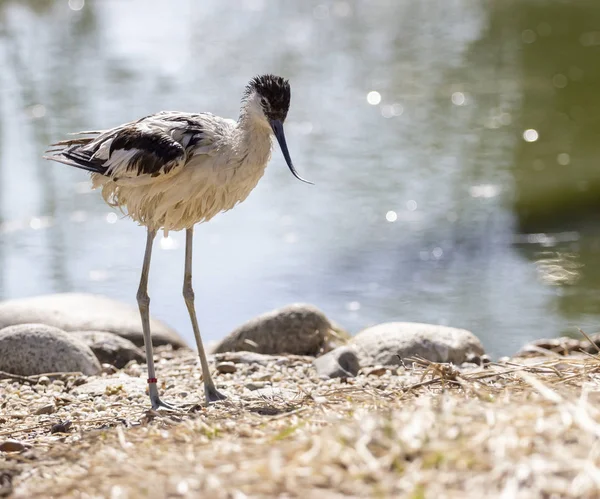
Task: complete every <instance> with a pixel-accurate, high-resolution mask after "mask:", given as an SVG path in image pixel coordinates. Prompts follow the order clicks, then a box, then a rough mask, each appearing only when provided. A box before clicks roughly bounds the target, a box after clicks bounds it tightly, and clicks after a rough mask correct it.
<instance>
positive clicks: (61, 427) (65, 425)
mask: <svg viewBox="0 0 600 499" xmlns="http://www.w3.org/2000/svg"><path fill="white" fill-rule="evenodd" d="M72 424H73V423H71V421H68V420H67V421H61V422H60V423H56V424H53V425H52V427H51V428H50V433H68V432H69V430H70V429H71V426H72Z"/></svg>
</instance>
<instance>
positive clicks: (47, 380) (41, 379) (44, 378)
mask: <svg viewBox="0 0 600 499" xmlns="http://www.w3.org/2000/svg"><path fill="white" fill-rule="evenodd" d="M49 384H50V378H49V377H48V376H40V377H39V378H38V385H44V386H48V385H49Z"/></svg>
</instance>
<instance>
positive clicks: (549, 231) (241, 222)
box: [0, 0, 600, 355]
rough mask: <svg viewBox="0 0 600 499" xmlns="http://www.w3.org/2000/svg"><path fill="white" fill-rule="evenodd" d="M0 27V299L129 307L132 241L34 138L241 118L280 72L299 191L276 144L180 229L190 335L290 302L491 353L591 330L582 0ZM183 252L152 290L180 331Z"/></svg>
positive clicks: (43, 19)
mask: <svg viewBox="0 0 600 499" xmlns="http://www.w3.org/2000/svg"><path fill="white" fill-rule="evenodd" d="M200 5H201V6H200ZM0 19H1V30H2V31H1V34H2V36H1V38H0V58H1V59H0V60H1V64H2V68H3V71H2V72H1V74H0V85H1V98H0V140H1V142H0V154H1V156H0V175H1V186H0V207H1V212H0V216H1V218H2V237H1V239H0V295H1V297H2V298H16V297H23V296H30V295H36V294H41V293H52V292H63V291H72V290H77V291H85V292H93V293H103V294H106V295H109V296H111V297H114V298H117V299H121V300H125V301H127V302H130V303H135V292H136V289H137V283H138V279H139V269H140V265H141V260H142V254H143V245H144V238H145V233H144V230H143V229H142V228H139V227H136V225H135V224H134V223H132V222H131V221H129V220H124V219H122V218H121V217H115V215H114V212H113V211H112V210H111V209H109V208H108V207H106V206H105V205H104V204H103V203H102V201H101V200H100V197H99V195H98V193H94V192H90V191H89V182H88V180H87V176H86V174H85V173H83V172H81V171H76V170H75V169H70V168H68V167H64V166H62V165H58V164H52V163H48V162H45V161H44V160H42V159H40V157H41V155H42V153H43V151H44V149H45V146H46V144H48V143H49V142H51V141H52V140H55V139H59V138H60V137H62V136H64V135H65V134H66V133H68V132H71V131H76V130H80V129H94V128H96V129H98V128H107V127H110V126H114V125H115V124H119V123H122V122H126V121H129V120H131V119H134V118H137V117H140V116H144V115H147V114H149V113H152V112H156V111H159V110H163V109H176V110H186V111H211V112H214V113H216V114H220V115H223V116H228V117H236V116H237V114H238V110H239V100H240V98H241V94H242V91H243V88H244V85H245V84H246V83H247V81H248V80H249V79H250V77H252V76H254V75H255V74H257V73H263V72H274V73H276V74H282V75H284V76H286V77H288V78H289V79H290V80H291V83H292V107H291V111H290V114H289V117H288V121H287V122H286V130H287V136H288V144H289V146H290V150H291V153H292V158H293V159H294V162H295V164H296V166H297V168H298V170H299V172H300V174H301V175H303V176H305V177H306V178H308V179H310V180H312V181H314V182H315V183H316V186H307V185H305V184H302V183H300V182H298V181H297V180H296V179H294V178H293V177H292V176H291V175H290V173H289V171H288V170H287V167H286V166H285V163H284V161H283V158H282V156H281V153H280V152H279V150H275V151H274V154H273V160H272V162H271V165H270V166H269V168H268V169H267V173H266V175H265V177H264V178H263V180H262V181H261V183H260V184H259V186H258V187H257V188H256V190H255V191H254V192H253V193H252V194H251V196H250V197H249V199H248V200H247V201H245V202H244V203H243V204H242V205H240V206H239V207H237V208H236V209H235V210H233V211H231V212H229V213H227V214H223V215H219V216H218V217H216V218H215V219H213V220H212V221H211V222H210V223H209V224H206V225H203V226H200V227H199V228H198V229H197V231H196V239H195V255H194V257H195V267H194V269H195V276H194V279H195V288H196V296H197V307H198V312H199V316H200V321H201V328H202V330H203V334H204V335H205V337H206V338H207V339H209V340H210V339H218V338H220V337H222V336H223V335H225V334H226V333H228V332H229V331H230V330H231V329H232V328H234V327H236V326H237V325H239V324H240V323H241V322H243V321H245V320H247V319H249V318H251V317H253V316H255V315H257V314H259V313H261V312H264V311H266V310H269V309H271V308H274V307H277V306H281V305H284V304H287V303H290V302H298V301H303V302H312V303H314V304H316V305H318V306H319V307H321V308H322V309H323V310H324V311H325V312H326V313H327V314H328V315H329V316H330V317H332V318H333V319H335V320H336V321H338V322H339V323H341V324H342V325H344V326H345V327H347V328H348V329H349V330H350V331H352V332H355V331H358V330H360V329H361V328H363V327H365V326H368V325H371V324H374V323H378V322H384V321H392V320H404V321H424V322H431V323H440V324H448V325H452V326H457V327H464V328H467V329H470V330H472V331H474V332H475V333H476V334H478V335H479V336H480V337H481V338H482V340H483V342H484V343H485V345H486V347H487V349H488V350H489V351H490V352H491V353H492V354H494V355H502V354H509V353H512V352H514V351H515V350H517V349H518V348H519V347H520V346H521V345H522V344H523V343H525V342H526V341H528V340H530V339H534V338H539V337H548V336H556V335H559V334H561V333H564V332H572V331H575V330H576V329H575V328H576V327H582V328H584V329H586V330H587V331H588V332H594V331H595V330H596V329H597V326H596V324H597V323H598V319H599V316H600V300H598V299H596V298H595V296H600V295H599V294H598V292H597V291H598V287H599V286H600V275H599V274H598V272H595V271H594V268H598V263H600V262H599V260H600V249H599V248H600V239H599V238H598V230H597V219H596V220H594V216H595V215H597V213H598V210H597V202H596V201H595V199H596V198H598V199H599V200H600V196H595V195H594V194H595V190H594V188H595V183H594V182H595V176H597V174H596V173H595V170H594V168H593V165H597V162H598V158H600V154H597V153H599V151H598V147H597V146H596V143H597V142H599V141H598V137H600V134H598V133H596V132H600V129H599V128H600V127H599V124H598V118H597V116H598V114H594V112H593V111H594V110H598V107H599V106H600V101H599V100H598V97H596V94H597V91H596V90H593V91H591V89H597V84H598V80H599V79H600V78H599V77H598V76H599V75H598V70H595V69H594V68H595V67H596V66H597V61H598V60H600V59H598V55H600V54H599V50H598V49H599V47H600V35H599V33H600V7H596V6H595V3H594V1H591V0H590V1H583V0H582V1H580V2H574V3H573V4H569V3H566V2H558V1H556V2H553V1H547V2H541V1H533V0H532V1H526V0H524V1H522V2H516V1H515V2H505V3H503V5H502V6H500V2H485V1H483V0H481V1H480V0H452V1H448V0H427V1H426V0H422V1H420V2H413V1H410V0H402V1H399V0H389V1H387V0H386V1H384V0H379V1H373V0H369V1H366V0H364V1H353V2H349V1H336V2H323V1H321V2H319V1H306V2H294V3H292V2H287V3H285V5H284V4H283V3H281V2H277V3H275V2H266V1H264V0H245V1H244V2H237V1H235V2H234V1H223V0H220V1H216V0H214V1H204V2H202V3H201V4H199V3H198V2H196V1H194V0H178V1H171V2H162V1H159V0H153V1H149V0H127V1H125V0H118V1H117V0H113V1H108V0H106V1H102V2H90V1H88V2H84V1H83V0H70V1H67V0H56V1H52V0H38V1H29V2H28V1H10V0H3V1H0ZM565 26H566V27H565ZM557 75H559V76H557ZM552 113H554V114H552ZM526 130H530V132H527V133H525V131H526ZM536 134H537V137H536ZM525 138H526V139H527V140H532V139H537V140H534V141H533V142H531V141H530V142H528V141H527V140H525ZM561 154H562V156H560V155H561ZM599 171H600V170H599ZM582 182H583V183H582ZM557 186H558V188H557ZM563 187H564V189H563ZM569 189H571V191H573V192H572V193H571V197H567V198H565V199H563V198H561V197H560V196H559V195H558V194H556V193H559V194H560V195H562V193H563V192H567V193H569V192H570V191H569ZM548 193H550V194H548ZM582 193H584V194H585V195H586V196H587V197H585V196H584V194H582ZM546 194H548V196H546ZM544 196H546V197H544ZM557 196H558V197H557ZM581 196H584V197H585V199H586V201H585V202H583V203H581V202H580V203H578V202H573V199H575V200H577V199H580V198H581ZM581 199H583V198H581ZM569 203H571V204H569ZM557 207H558V208H557ZM573 207H575V208H577V209H575V208H573ZM553 210H554V211H553ZM557 213H558V214H560V215H561V216H558V215H557ZM559 219H560V221H561V223H560V224H558V223H553V222H556V221H558V220H559ZM550 222H552V223H550ZM532 233H543V234H545V235H533V236H532V235H528V234H532ZM183 240H184V234H181V233H172V234H171V236H170V237H169V239H167V240H159V241H157V243H156V244H157V245H156V251H155V254H154V259H153V267H152V269H151V276H150V295H151V297H152V305H151V307H152V311H153V314H154V315H155V316H157V317H159V318H161V319H163V320H165V321H166V322H168V323H169V324H171V325H172V326H174V327H175V328H176V329H178V330H179V331H180V332H181V333H182V334H183V335H184V336H185V337H186V338H187V339H188V340H190V341H191V339H192V333H191V328H190V326H189V323H188V317H187V312H186V310H185V306H184V303H183V299H182V297H181V286H182V279H183V244H182V243H183Z"/></svg>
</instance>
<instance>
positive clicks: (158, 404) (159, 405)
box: [150, 396, 178, 411]
mask: <svg viewBox="0 0 600 499" xmlns="http://www.w3.org/2000/svg"><path fill="white" fill-rule="evenodd" d="M150 400H151V402H152V409H153V410H155V411H157V410H158V409H166V410H167V411H177V410H178V408H177V406H175V405H173V404H169V403H168V402H163V401H162V400H161V399H160V397H158V396H156V397H151V399H150Z"/></svg>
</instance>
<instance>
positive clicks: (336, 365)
mask: <svg viewBox="0 0 600 499" xmlns="http://www.w3.org/2000/svg"><path fill="white" fill-rule="evenodd" d="M313 365H314V366H315V369H316V370H317V372H318V373H319V375H320V376H325V377H327V378H351V377H354V376H356V375H357V374H358V370H359V369H360V365H359V363H358V357H357V356H356V352H355V351H354V348H352V347H349V346H343V347H338V348H336V349H334V350H332V351H331V352H329V353H326V354H325V355H322V356H321V357H317V358H316V359H315V360H313Z"/></svg>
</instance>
